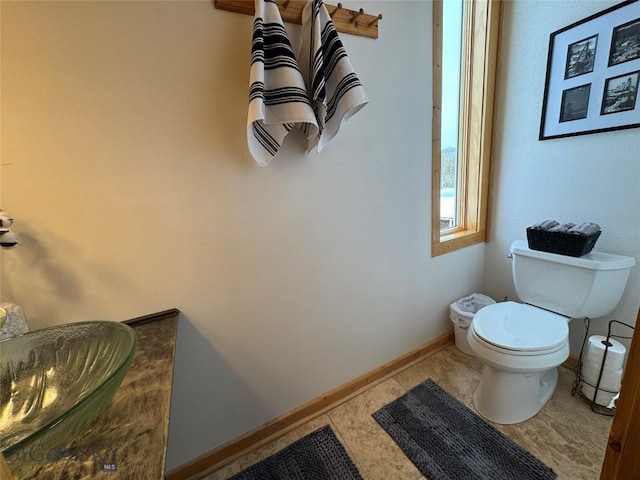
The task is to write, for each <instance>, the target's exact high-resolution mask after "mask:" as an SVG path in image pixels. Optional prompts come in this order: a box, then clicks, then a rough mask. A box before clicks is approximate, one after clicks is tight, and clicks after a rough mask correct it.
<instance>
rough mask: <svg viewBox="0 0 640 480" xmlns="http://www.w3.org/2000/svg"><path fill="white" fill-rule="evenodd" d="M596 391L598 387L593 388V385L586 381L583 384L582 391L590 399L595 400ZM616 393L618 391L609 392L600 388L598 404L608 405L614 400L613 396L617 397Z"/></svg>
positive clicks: (597, 396) (597, 398)
mask: <svg viewBox="0 0 640 480" xmlns="http://www.w3.org/2000/svg"><path fill="white" fill-rule="evenodd" d="M595 392H596V389H595V388H593V387H592V386H591V385H587V384H586V383H583V384H582V393H583V394H584V396H585V397H586V398H587V399H589V400H590V401H591V400H593V394H594V393H595ZM616 395H617V392H616V393H609V392H603V391H602V390H598V394H597V395H596V399H595V402H596V403H597V404H598V405H602V406H604V407H607V406H608V405H609V404H610V403H611V401H612V400H613V397H615V396H616Z"/></svg>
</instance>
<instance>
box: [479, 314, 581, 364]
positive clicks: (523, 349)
mask: <svg viewBox="0 0 640 480" xmlns="http://www.w3.org/2000/svg"><path fill="white" fill-rule="evenodd" d="M471 329H472V334H474V336H475V338H476V340H478V341H480V342H482V343H483V344H484V345H485V346H486V347H487V348H489V349H491V350H495V351H498V352H502V353H508V354H511V355H544V354H547V353H552V352H555V351H557V350H560V349H562V348H564V346H565V345H566V343H567V340H568V336H569V327H568V325H567V319H566V318H565V317H563V316H561V315H558V314H555V313H552V312H549V311H546V310H543V309H540V308H536V307H533V306H531V305H526V304H521V303H516V302H502V303H496V304H495V305H489V306H487V307H484V308H482V309H480V310H479V311H478V313H477V314H476V315H475V316H474V318H473V322H472V323H471Z"/></svg>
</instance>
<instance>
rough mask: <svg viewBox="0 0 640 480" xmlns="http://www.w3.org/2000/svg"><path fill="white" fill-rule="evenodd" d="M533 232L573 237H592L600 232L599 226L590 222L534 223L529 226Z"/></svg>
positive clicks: (547, 221)
mask: <svg viewBox="0 0 640 480" xmlns="http://www.w3.org/2000/svg"><path fill="white" fill-rule="evenodd" d="M529 228H532V229H534V230H545V231H547V232H559V233H570V234H575V235H586V236H588V235H593V234H595V233H598V232H600V231H601V229H600V225H598V224H597V223H592V222H582V223H578V224H577V225H576V224H575V223H571V222H568V223H563V224H560V223H558V222H556V221H555V220H545V221H544V222H540V223H536V224H535V225H531V227H529Z"/></svg>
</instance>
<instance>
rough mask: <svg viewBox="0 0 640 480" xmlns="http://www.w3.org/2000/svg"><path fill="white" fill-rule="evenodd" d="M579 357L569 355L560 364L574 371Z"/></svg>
mask: <svg viewBox="0 0 640 480" xmlns="http://www.w3.org/2000/svg"><path fill="white" fill-rule="evenodd" d="M578 362H579V359H578V358H577V357H569V358H567V359H566V360H565V361H564V363H563V364H562V366H563V367H565V368H568V369H569V370H571V371H575V369H576V367H577V366H578Z"/></svg>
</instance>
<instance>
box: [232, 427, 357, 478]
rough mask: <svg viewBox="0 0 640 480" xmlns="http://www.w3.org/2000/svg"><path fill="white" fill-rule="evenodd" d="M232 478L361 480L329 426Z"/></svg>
mask: <svg viewBox="0 0 640 480" xmlns="http://www.w3.org/2000/svg"><path fill="white" fill-rule="evenodd" d="M230 480H362V477H361V476H360V473H359V472H358V469H357V468H356V466H355V465H354V464H353V462H352V461H351V459H350V458H349V455H347V452H346V451H345V449H344V447H343V446H342V444H341V443H340V441H339V440H338V439H337V438H336V436H335V435H334V433H333V431H332V430H331V427H329V426H328V425H326V426H324V427H322V428H319V429H318V430H316V431H315V432H312V433H310V434H308V435H306V436H304V437H302V438H301V439H300V440H297V441H295V442H294V443H292V444H291V445H289V446H287V447H285V448H284V449H282V450H280V451H279V452H277V453H274V454H273V455H271V456H270V457H267V458H265V459H264V460H262V461H261V462H258V463H256V464H255V465H252V466H250V467H249V468H247V469H245V470H243V471H242V472H240V473H238V474H237V475H234V476H233V477H231V479H230Z"/></svg>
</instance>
